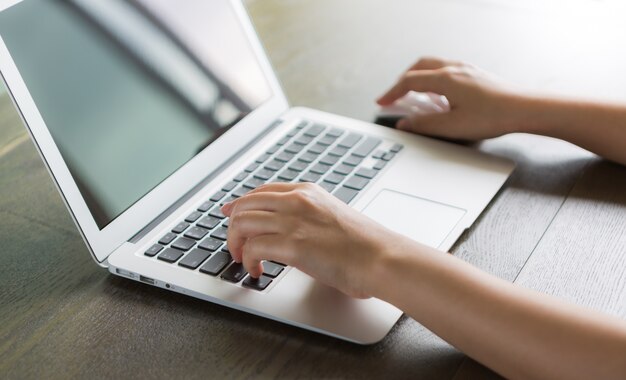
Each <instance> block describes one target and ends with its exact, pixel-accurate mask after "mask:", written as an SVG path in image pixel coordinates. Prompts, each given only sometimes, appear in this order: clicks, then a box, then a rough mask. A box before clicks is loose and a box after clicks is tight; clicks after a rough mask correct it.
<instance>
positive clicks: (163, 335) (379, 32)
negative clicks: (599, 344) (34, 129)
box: [0, 0, 626, 379]
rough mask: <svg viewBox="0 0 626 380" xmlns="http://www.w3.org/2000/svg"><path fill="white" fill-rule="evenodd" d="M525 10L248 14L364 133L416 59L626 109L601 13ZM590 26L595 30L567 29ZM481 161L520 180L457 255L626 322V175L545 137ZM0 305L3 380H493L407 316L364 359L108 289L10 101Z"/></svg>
mask: <svg viewBox="0 0 626 380" xmlns="http://www.w3.org/2000/svg"><path fill="white" fill-rule="evenodd" d="M521 3H522V2H510V3H509V2H507V3H506V4H505V3H498V2H497V1H487V0H485V1H478V0H477V1H468V2H465V1H459V0H440V1H435V0H432V1H422V0H420V1H415V0H396V1H393V2H389V1H383V0H339V1H336V0H290V1H281V0H254V1H249V2H248V5H249V9H250V11H251V14H252V15H253V19H254V22H255V25H256V27H257V29H258V32H259V34H260V36H261V38H262V40H263V43H264V44H265V46H266V48H267V50H268V54H269V56H270V58H271V60H272V63H273V65H274V66H275V68H276V71H277V73H278V76H279V78H280V80H281V81H282V83H283V85H284V88H285V91H286V93H287V95H288V97H289V99H290V101H291V103H292V104H295V105H305V106H310V107H314V108H320V109H323V110H326V111H331V112H336V113H340V114H343V115H348V116H352V117H356V118H360V119H364V120H371V119H372V117H373V114H374V112H375V110H376V108H375V105H374V103H373V99H375V98H376V96H377V95H379V94H380V93H381V92H382V91H383V90H384V89H385V88H386V87H387V86H388V85H389V84H390V83H391V82H392V81H393V80H394V79H395V78H396V77H397V76H398V75H399V73H400V72H401V71H402V70H404V69H405V68H406V67H407V66H408V65H409V64H410V63H411V62H412V61H414V60H415V59H416V58H417V57H418V56H421V55H424V54H429V55H430V54H436V55H443V56H448V57H454V58H458V59H465V60H470V61H471V62H474V63H476V64H478V65H481V66H483V67H485V68H487V69H489V70H491V71H494V72H496V73H498V74H499V75H501V76H503V77H504V78H505V79H507V80H509V81H511V82H514V83H517V84H519V85H524V86H530V87H533V88H537V89H542V90H548V91H558V92H561V93H565V94H574V93H581V94H589V93H592V94H593V95H595V96H599V97H603V98H609V99H617V100H625V99H626V95H624V94H626V92H624V91H623V89H624V88H626V77H624V76H621V77H619V76H617V75H616V74H618V73H620V74H621V71H622V70H621V68H623V67H626V52H624V51H622V52H616V51H615V50H616V49H615V47H616V46H621V44H620V43H619V41H618V37H616V36H620V35H624V30H623V29H624V28H625V27H624V26H623V25H622V23H618V22H617V21H615V20H614V18H613V17H614V15H611V16H608V15H606V14H609V13H611V12H608V11H607V10H606V9H607V8H602V7H600V6H599V4H598V3H596V2H581V3H580V5H579V6H578V8H577V6H572V7H569V8H568V10H567V11H566V12H562V15H561V17H560V18H555V17H553V16H554V14H553V13H551V12H552V11H550V10H542V9H541V8H540V7H539V6H528V5H525V6H521V5H520V4H521ZM585 7H590V8H585ZM607 7H608V5H607ZM585 10H586V11H587V12H586V17H587V18H586V19H584V20H586V21H587V22H588V24H589V23H596V24H593V25H597V27H596V28H586V29H585V30H584V33H583V31H581V30H579V29H580V28H579V29H576V30H574V29H571V30H568V29H567V28H568V27H570V28H571V27H572V26H573V25H576V21H577V20H579V19H578V18H577V17H583V16H581V14H583V15H584V14H585V12H583V11H585ZM470 12H471V15H472V17H468V14H469V13H470ZM577 12H578V13H577ZM613 13H615V12H613ZM621 15H622V16H623V13H622V14H621ZM601 17H605V18H602V21H603V22H602V23H601V24H600V23H598V22H599V20H600V19H601ZM559 23H561V24H559ZM529 25H530V26H532V27H530V26H529ZM619 28H622V29H621V34H620V33H618V32H619V31H620V29H619ZM564 30H567V33H566V32H565V31H564ZM590 35H591V36H590ZM594 38H595V39H594ZM599 41H600V42H599ZM556 47H558V48H556ZM581 52H584V53H587V54H581ZM539 57H540V58H539ZM574 58H578V59H574ZM599 66H601V67H603V70H597V67H599ZM594 69H596V71H598V72H597V73H595V75H594V76H593V78H590V77H589V75H587V74H588V73H589V72H590V71H591V70H594ZM476 148H477V149H481V150H483V151H486V152H489V153H492V154H494V155H498V156H504V157H509V158H512V159H514V160H515V161H516V162H517V165H518V166H517V169H516V171H515V173H514V174H513V176H512V177H511V178H510V179H509V181H508V182H507V184H506V185H505V187H504V188H503V189H502V191H501V192H500V193H499V194H498V196H497V197H496V198H495V199H494V201H493V202H492V203H491V205H490V206H489V208H488V209H487V210H486V212H485V213H484V214H483V215H482V216H481V218H480V219H479V220H478V221H477V222H476V223H475V225H474V226H473V227H472V228H471V229H470V230H469V231H468V232H467V233H466V234H465V235H464V236H463V237H462V238H461V239H460V240H459V242H458V243H457V244H456V245H455V247H454V248H453V250H452V252H453V253H454V254H456V255H458V256H459V257H461V258H463V259H464V260H467V261H469V262H470V263H472V264H474V265H476V266H478V267H480V268H482V269H483V270H485V271H488V272H490V273H493V274H495V275H497V276H500V277H502V278H504V279H507V280H509V281H515V282H517V283H519V284H521V285H522V286H527V287H531V288H534V289H537V290H540V291H545V292H548V293H551V294H554V295H556V296H559V297H562V298H565V299H568V300H571V301H573V302H577V303H581V304H584V305H587V306H590V307H594V308H597V309H600V310H603V311H605V312H608V313H612V314H615V315H618V316H620V317H622V318H626V274H625V273H626V241H625V240H624V239H625V236H626V169H624V168H623V167H620V166H617V165H614V164H611V163H607V162H604V161H602V160H600V159H598V158H597V157H595V156H594V155H592V154H590V153H588V152H586V151H583V150H581V149H579V148H577V147H574V146H572V145H570V144H567V143H564V142H561V141H557V140H553V139H548V138H543V137H537V136H529V135H511V136H505V137H502V138H498V139H494V140H489V141H486V142H483V143H481V144H477V145H476ZM0 289H1V290H0V377H2V378H7V379H22V378H127V377H141V378H242V379H243V378H394V379H395V378H398V379H402V378H412V379H416V378H419V379H446V378H448V379H452V378H454V379H471V378H497V375H495V374H494V373H492V372H490V371H489V370H487V369H485V368H484V367H482V366H480V365H479V364H477V363H475V362H473V361H471V360H470V359H468V358H467V357H465V356H464V355H463V354H462V353H460V352H459V351H457V350H456V349H455V348H454V347H451V346H450V345H448V344H447V343H445V342H444V341H442V340H441V339H439V338H438V337H436V336H435V335H433V334H432V333H430V332H429V331H428V330H427V329H425V328H423V327H422V326H421V325H419V323H417V322H416V321H414V320H412V319H410V318H407V317H403V318H401V320H400V321H399V322H398V324H397V325H396V326H395V327H394V329H393V330H392V332H391V333H390V334H389V336H388V337H387V338H385V339H384V340H383V341H382V342H381V343H379V344H376V345H373V346H366V347H362V346H355V345H352V344H349V343H345V342H341V341H338V340H335V339H332V338H328V337H324V336H321V335H317V334H314V333H310V332H307V331H303V330H300V329H296V328H293V327H289V326H285V325H282V324H279V323H276V322H272V321H269V320H265V319H262V318H258V317H255V316H251V315H247V314H244V313H241V312H237V311H234V310H230V309H226V308H223V307H220V306H217V305H213V304H210V303H207V302H203V301H199V300H195V299H192V298H189V297H184V296H181V295H178V294H173V293H169V292H166V291H164V290H160V289H156V288H151V287H149V286H147V285H143V284H139V283H134V282H131V281H127V280H124V279H121V278H116V277H114V276H111V275H109V274H108V272H106V271H105V270H103V269H101V268H99V267H98V266H97V265H95V263H94V262H93V261H92V259H91V258H90V256H89V254H88V252H87V249H86V248H85V246H84V243H83V242H82V240H81V238H80V236H79V234H78V232H77V231H76V228H75V227H74V225H73V223H72V221H71V219H70V217H69V215H68V213H67V211H66V209H65V207H64V205H63V203H62V201H61V199H60V197H59V195H58V194H57V192H56V190H55V188H54V186H53V184H52V182H51V180H50V178H49V176H48V173H47V171H46V170H45V168H44V166H43V164H42V163H41V160H40V158H39V157H38V154H37V153H36V151H35V149H34V147H33V145H32V143H31V142H30V141H29V140H28V138H27V134H26V133H25V130H24V128H23V127H22V125H21V123H20V121H19V118H18V117H17V114H16V113H15V110H14V109H13V107H12V105H11V103H10V102H9V99H8V98H7V97H6V95H4V96H0ZM424 307H428V305H424Z"/></svg>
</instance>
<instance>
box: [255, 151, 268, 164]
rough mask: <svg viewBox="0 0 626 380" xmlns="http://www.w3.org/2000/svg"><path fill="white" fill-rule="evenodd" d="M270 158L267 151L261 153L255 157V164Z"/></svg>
mask: <svg viewBox="0 0 626 380" xmlns="http://www.w3.org/2000/svg"><path fill="white" fill-rule="evenodd" d="M269 158H270V155H269V154H267V153H263V154H262V155H260V156H259V157H258V158H257V159H256V163H257V164H262V163H264V162H265V161H267V160H268V159H269Z"/></svg>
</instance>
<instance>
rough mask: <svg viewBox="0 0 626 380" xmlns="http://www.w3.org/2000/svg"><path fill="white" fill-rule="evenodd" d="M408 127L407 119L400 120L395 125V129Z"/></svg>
mask: <svg viewBox="0 0 626 380" xmlns="http://www.w3.org/2000/svg"><path fill="white" fill-rule="evenodd" d="M408 126H409V121H408V120H407V119H402V120H400V121H398V123H397V124H396V128H397V129H406V128H407V127H408Z"/></svg>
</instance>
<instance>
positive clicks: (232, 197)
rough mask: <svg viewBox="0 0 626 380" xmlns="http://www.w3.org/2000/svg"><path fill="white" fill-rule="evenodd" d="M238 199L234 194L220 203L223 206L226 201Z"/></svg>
mask: <svg viewBox="0 0 626 380" xmlns="http://www.w3.org/2000/svg"><path fill="white" fill-rule="evenodd" d="M236 200H237V197H235V196H232V195H231V196H229V197H228V198H226V199H223V200H222V201H221V202H220V204H221V205H222V206H223V205H225V204H226V203H230V202H234V201H236Z"/></svg>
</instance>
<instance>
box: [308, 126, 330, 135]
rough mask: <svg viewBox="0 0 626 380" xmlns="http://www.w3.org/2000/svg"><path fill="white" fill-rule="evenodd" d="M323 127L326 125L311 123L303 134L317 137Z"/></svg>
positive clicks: (322, 130)
mask: <svg viewBox="0 0 626 380" xmlns="http://www.w3.org/2000/svg"><path fill="white" fill-rule="evenodd" d="M324 129H326V127H325V126H323V125H321V124H313V125H312V126H310V127H309V128H308V129H307V130H306V131H304V134H305V135H307V136H311V137H317V136H319V135H320V133H322V132H324Z"/></svg>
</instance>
